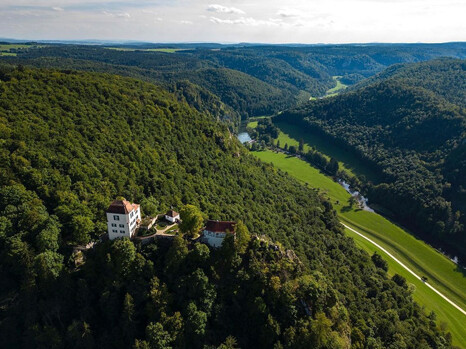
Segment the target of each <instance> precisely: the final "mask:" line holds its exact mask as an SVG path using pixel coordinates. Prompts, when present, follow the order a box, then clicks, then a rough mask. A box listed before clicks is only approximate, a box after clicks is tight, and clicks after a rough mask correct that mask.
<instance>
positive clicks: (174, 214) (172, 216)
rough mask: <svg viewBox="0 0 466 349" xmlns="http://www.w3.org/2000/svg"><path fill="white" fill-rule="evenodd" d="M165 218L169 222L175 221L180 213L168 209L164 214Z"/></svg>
mask: <svg viewBox="0 0 466 349" xmlns="http://www.w3.org/2000/svg"><path fill="white" fill-rule="evenodd" d="M165 219H166V220H167V221H169V222H170V223H176V221H179V220H180V214H179V213H178V212H176V211H173V210H170V211H168V212H167V214H166V215H165Z"/></svg>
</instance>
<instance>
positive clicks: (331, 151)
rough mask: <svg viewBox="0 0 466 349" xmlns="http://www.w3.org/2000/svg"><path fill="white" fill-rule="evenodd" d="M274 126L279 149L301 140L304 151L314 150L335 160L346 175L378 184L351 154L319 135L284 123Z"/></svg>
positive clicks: (371, 172)
mask: <svg viewBox="0 0 466 349" xmlns="http://www.w3.org/2000/svg"><path fill="white" fill-rule="evenodd" d="M274 124H275V125H276V126H277V127H278V128H279V129H280V131H281V132H280V135H279V137H278V140H280V146H281V147H283V146H284V145H285V143H288V145H298V140H299V139H302V140H303V141H304V150H305V151H307V150H308V149H309V148H312V149H315V150H317V151H319V152H321V153H322V154H325V155H327V156H331V157H333V158H335V159H336V160H337V161H338V162H339V164H340V166H341V167H342V168H343V169H345V170H346V171H347V172H348V173H350V174H356V175H363V176H365V177H366V178H367V179H368V180H370V181H372V182H374V183H377V182H378V176H377V174H376V173H375V172H374V171H373V170H372V169H371V168H369V167H368V166H367V165H366V164H365V163H364V162H362V161H361V160H360V159H358V158H357V157H355V156H354V155H353V154H352V153H351V152H349V151H346V150H342V149H340V148H339V147H338V146H336V145H334V144H332V143H330V142H329V141H328V140H327V139H325V138H324V137H322V136H321V135H319V134H317V133H313V132H311V131H310V130H308V129H303V128H301V127H298V126H295V125H290V124H287V123H285V122H274Z"/></svg>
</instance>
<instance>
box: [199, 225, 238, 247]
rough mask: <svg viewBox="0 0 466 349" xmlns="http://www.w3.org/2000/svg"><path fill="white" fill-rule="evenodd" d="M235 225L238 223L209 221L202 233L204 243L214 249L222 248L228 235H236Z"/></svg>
mask: <svg viewBox="0 0 466 349" xmlns="http://www.w3.org/2000/svg"><path fill="white" fill-rule="evenodd" d="M235 225H236V222H225V221H212V220H209V221H207V223H206V226H205V228H204V230H203V232H202V233H203V234H202V235H203V236H202V241H204V242H205V243H206V244H208V245H210V246H212V247H220V246H222V243H223V240H224V239H225V237H226V236H227V234H233V236H234V235H235Z"/></svg>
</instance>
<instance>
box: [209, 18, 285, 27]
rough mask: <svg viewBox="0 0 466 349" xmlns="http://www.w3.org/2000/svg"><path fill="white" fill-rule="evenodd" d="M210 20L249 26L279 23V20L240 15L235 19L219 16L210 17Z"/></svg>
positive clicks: (218, 22)
mask: <svg viewBox="0 0 466 349" xmlns="http://www.w3.org/2000/svg"><path fill="white" fill-rule="evenodd" d="M210 21H211V22H212V23H216V24H242V25H248V26H260V25H277V22H276V21H274V20H272V19H269V20H261V19H254V18H252V17H240V18H235V19H221V18H218V17H210Z"/></svg>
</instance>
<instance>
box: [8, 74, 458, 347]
mask: <svg viewBox="0 0 466 349" xmlns="http://www.w3.org/2000/svg"><path fill="white" fill-rule="evenodd" d="M0 143H1V145H2V146H1V148H0V186H1V187H0V191H1V192H0V277H1V279H2V282H1V283H0V304H1V308H0V345H1V346H2V347H4V348H9V347H14V348H18V347H21V348H31V347H41V348H63V347H67V348H68V347H76V348H77V347H79V348H93V347H98V348H128V347H131V346H134V347H135V348H167V347H189V348H203V347H206V346H207V347H218V346H220V347H222V348H232V347H235V345H237V346H239V347H245V348H246V347H263V348H270V347H273V346H275V347H277V348H280V347H293V348H308V347H315V348H349V347H356V348H363V347H367V348H385V347H405V348H448V347H450V346H451V345H450V338H449V335H448V334H445V333H444V332H443V330H441V329H440V327H439V326H438V325H437V324H436V323H435V315H434V314H430V315H429V316H427V315H426V314H424V313H423V310H422V309H421V308H420V307H419V305H417V304H415V303H414V302H413V301H412V298H411V295H410V292H411V291H410V289H409V287H408V285H407V284H406V282H405V280H404V279H403V278H402V277H399V276H397V275H395V276H394V277H393V278H391V279H390V278H388V277H387V274H386V264H385V263H384V261H383V260H381V258H380V257H379V256H377V255H375V256H373V257H372V258H370V257H369V256H368V255H367V254H365V253H364V252H362V251H361V250H359V249H357V248H356V247H355V245H354V243H353V241H352V240H350V239H348V238H346V237H345V236H344V234H343V232H342V230H341V228H340V226H339V224H338V222H337V220H336V217H335V214H334V212H333V209H332V207H331V204H330V203H329V202H327V201H325V200H324V199H322V198H320V197H319V196H318V194H317V193H316V192H315V191H313V190H311V189H309V188H307V187H306V186H304V185H302V184H300V183H298V182H297V181H295V180H292V179H291V178H290V177H289V176H287V175H286V174H284V173H282V172H280V171H277V170H276V169H274V168H273V167H271V166H269V165H265V164H263V163H261V162H259V161H258V160H255V159H254V158H253V157H252V156H250V155H248V153H247V151H246V150H245V149H244V148H243V147H241V146H240V144H239V143H238V142H237V140H236V139H235V138H234V137H233V136H232V135H231V134H230V133H229V131H228V129H227V127H226V126H225V125H222V124H219V123H216V122H215V121H214V120H213V119H212V117H211V116H209V115H203V114H201V113H199V112H197V111H196V110H195V109H193V108H190V107H189V106H188V105H187V104H184V103H180V102H178V101H177V100H176V98H175V97H174V96H173V95H171V94H169V93H167V92H166V91H164V90H162V89H161V88H159V87H155V86H154V85H151V84H148V83H144V82H141V81H137V80H132V79H128V78H123V77H119V76H115V75H109V74H95V73H83V72H74V71H70V70H67V71H55V70H38V69H28V68H23V67H19V68H18V69H14V70H12V69H11V68H8V67H4V68H2V69H1V70H0ZM119 195H122V196H125V197H126V198H127V199H130V200H132V201H136V202H139V203H141V206H142V209H143V211H144V212H145V213H146V214H148V213H150V214H154V213H157V212H161V211H164V210H166V209H168V208H169V207H170V206H173V207H178V208H180V207H182V206H183V205H184V204H188V203H189V204H194V205H196V206H198V207H199V208H200V209H201V210H202V211H203V212H204V214H205V215H206V216H208V217H210V218H212V219H231V220H237V221H240V220H241V221H243V222H244V225H242V224H239V229H240V230H239V231H238V239H237V240H236V241H235V242H233V241H231V240H227V241H228V242H227V243H226V244H225V246H224V248H222V249H220V250H217V251H213V250H209V249H208V248H206V246H203V245H199V244H196V245H194V246H193V245H190V246H187V245H186V241H184V240H183V239H181V238H176V239H175V240H174V242H173V243H167V244H166V245H165V244H162V243H158V244H149V245H147V246H146V247H144V248H142V247H140V246H134V245H133V243H132V242H129V241H128V240H118V241H115V242H113V243H112V242H107V243H103V244H98V245H97V247H96V248H95V249H93V250H91V251H89V252H85V253H84V254H85V261H84V265H82V266H81V267H78V268H76V267H75V261H74V260H73V258H72V256H71V246H73V245H75V244H78V243H79V244H84V243H86V242H88V241H89V240H90V239H96V238H97V236H98V235H99V234H101V233H102V232H104V231H105V230H106V223H105V214H104V213H105V210H106V208H107V206H108V204H109V203H110V202H111V200H113V199H114V198H115V197H117V196H119ZM248 230H249V233H250V234H257V235H262V234H266V235H268V236H269V237H271V238H272V239H273V240H277V241H279V242H280V244H281V245H283V246H284V247H283V248H282V247H280V244H279V245H278V246H276V247H275V245H274V244H272V243H271V242H270V243H266V242H261V240H258V239H252V240H251V241H249V237H248V236H249V233H248ZM269 244H271V247H273V248H270V247H269ZM288 248H293V249H294V251H295V252H296V254H297V257H294V253H292V252H288V253H285V249H288ZM221 343H223V345H221ZM235 343H237V344H235Z"/></svg>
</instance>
